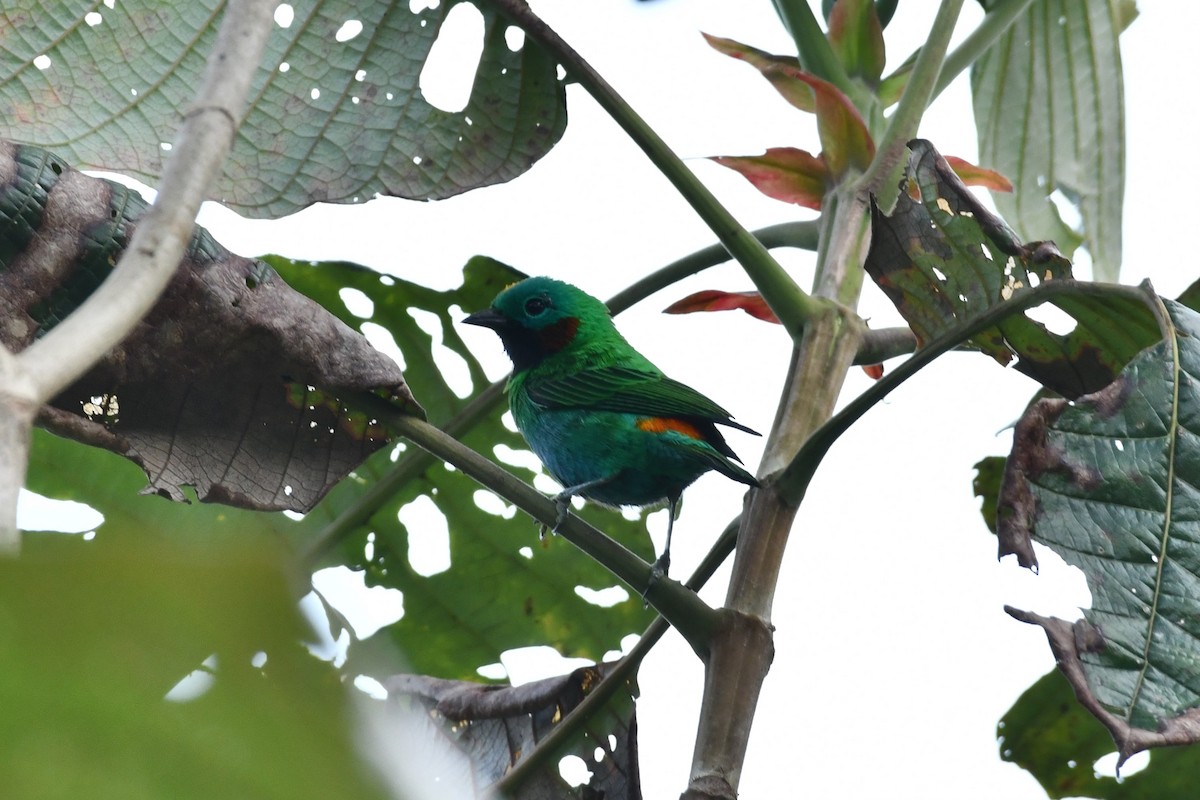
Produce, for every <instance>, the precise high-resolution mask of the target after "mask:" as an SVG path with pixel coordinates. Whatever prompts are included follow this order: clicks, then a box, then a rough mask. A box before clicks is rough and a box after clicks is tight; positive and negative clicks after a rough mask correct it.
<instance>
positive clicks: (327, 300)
mask: <svg viewBox="0 0 1200 800" xmlns="http://www.w3.org/2000/svg"><path fill="white" fill-rule="evenodd" d="M267 261H269V262H270V263H271V264H272V265H273V266H275V268H276V269H278V270H279V272H280V273H281V274H282V275H283V276H284V277H285V278H286V279H287V280H288V281H289V282H290V283H291V284H292V285H294V286H295V287H296V288H297V289H299V290H300V291H303V292H305V293H307V294H309V295H310V296H311V297H314V298H315V299H317V300H319V301H320V302H321V303H322V304H324V305H326V306H327V307H328V308H330V309H332V310H333V311H334V312H335V313H337V314H339V315H340V316H341V317H342V318H343V319H344V320H346V321H347V322H348V323H350V324H353V325H359V326H362V325H367V324H371V325H377V326H381V327H382V328H383V329H384V330H386V331H387V332H388V333H390V334H391V336H392V338H393V339H394V341H395V342H396V343H397V344H398V345H399V347H400V349H401V351H402V352H403V354H404V359H405V376H406V378H407V379H408V382H409V385H410V386H412V387H413V390H414V392H417V393H420V394H421V395H422V397H423V398H425V400H424V403H425V407H426V409H427V411H428V413H429V418H430V420H431V421H432V422H434V423H435V424H437V425H439V426H443V427H445V426H450V427H452V428H454V429H456V430H457V429H458V427H459V425H460V417H461V416H462V415H464V414H466V413H468V412H467V408H468V404H469V397H468V396H469V394H470V393H472V392H478V391H479V390H481V389H483V388H484V387H486V386H487V384H488V382H487V380H486V377H485V376H484V374H483V370H482V369H481V368H480V366H479V364H478V362H477V361H476V359H475V358H474V356H473V355H472V354H471V352H470V351H469V350H468V349H467V348H466V346H465V345H464V344H463V342H462V340H461V339H460V338H459V335H458V330H457V326H458V324H459V322H460V320H461V319H462V317H463V316H465V315H466V313H467V312H469V311H476V310H479V309H481V308H486V307H488V306H489V305H490V304H491V302H492V299H493V298H494V297H495V295H496V294H497V293H498V292H499V291H500V290H501V289H502V288H504V287H505V286H506V285H507V284H509V283H512V282H514V281H515V280H517V279H519V278H520V277H523V276H521V274H520V273H518V272H516V271H515V270H512V269H510V268H507V267H505V266H503V265H501V264H498V263H497V262H495V261H491V260H490V259H484V258H477V259H473V260H472V261H471V262H470V263H469V264H468V265H467V267H466V269H465V270H464V278H463V283H462V285H461V286H460V287H458V288H456V289H453V290H449V291H436V290H432V289H429V288H426V287H423V286H419V285H417V284H414V283H410V282H406V281H403V280H399V279H396V278H392V277H389V276H384V275H379V274H378V273H375V272H372V271H370V270H367V269H364V268H362V267H358V266H356V265H353V264H347V263H322V264H308V263H296V262H289V261H287V260H286V259H280V258H276V257H268V258H267ZM343 289H352V290H356V291H358V292H361V293H362V295H364V296H365V298H366V299H368V300H370V301H371V303H370V305H371V308H370V310H369V311H362V310H360V311H359V313H360V314H364V316H356V315H355V314H353V313H351V311H350V310H349V308H348V307H347V306H346V304H345V302H344V301H343V299H342V297H343V296H342V294H341V293H342V290H343ZM418 318H419V319H420V322H418ZM435 352H437V353H438V354H439V356H438V358H435ZM455 364H457V367H456V368H454V371H455V372H457V373H459V378H458V380H455V381H452V380H450V377H449V376H450V370H451V368H452V367H453V366H454V365H455ZM456 389H457V391H456ZM505 405H506V404H505V403H504V401H503V399H502V398H498V401H497V402H496V403H495V404H494V406H493V408H492V410H491V411H490V412H489V413H487V414H484V415H482V416H480V417H479V418H477V419H476V421H475V422H474V423H473V424H471V425H470V426H469V427H468V428H467V429H466V430H465V432H462V433H460V434H459V436H460V438H461V440H462V441H463V442H464V443H465V444H467V445H469V446H471V447H472V448H474V449H475V450H477V451H479V452H481V453H483V454H484V455H486V456H488V457H490V458H493V459H494V460H497V461H499V462H500V463H501V464H502V465H503V466H504V467H505V468H507V469H509V470H511V471H513V472H515V473H516V474H517V475H518V476H520V477H522V478H524V479H525V480H528V481H532V480H534V478H536V477H537V476H538V474H539V471H538V470H537V469H536V468H532V467H531V464H532V463H536V462H535V461H533V460H532V456H531V454H530V453H529V452H528V448H527V447H526V445H525V442H524V440H523V439H522V438H521V436H520V434H518V433H517V432H516V431H515V430H511V429H509V428H508V427H507V426H505V425H504V424H503V423H502V422H501V419H500V413H501V411H502V410H503V408H504V407H505ZM391 455H392V454H391V453H390V452H380V453H378V454H376V456H375V457H373V458H371V459H369V460H368V461H367V462H366V463H365V464H363V466H362V467H360V468H359V469H357V470H356V471H355V474H354V476H353V477H352V478H351V479H349V480H346V481H343V482H342V483H341V484H340V485H339V486H337V487H335V488H334V490H333V491H332V492H330V495H329V497H328V498H326V500H325V502H324V503H322V505H321V506H319V507H318V508H317V509H316V510H315V511H314V512H313V513H312V514H310V515H309V517H308V518H307V519H306V520H305V524H306V525H312V526H314V530H317V529H318V528H319V527H320V525H321V524H323V523H328V522H333V521H334V520H337V519H339V518H340V517H341V515H344V514H348V513H352V512H355V510H356V509H357V511H356V512H355V513H358V514H359V515H360V516H358V517H356V522H355V523H354V525H353V526H351V528H350V529H349V530H347V531H346V532H344V534H343V535H342V536H341V538H339V540H338V546H337V547H335V548H334V549H331V550H330V551H329V552H328V554H327V556H326V562H325V563H328V564H346V565H349V566H351V567H353V568H354V569H362V570H365V571H366V574H367V581H368V583H370V584H371V585H376V586H385V587H389V588H393V589H399V590H400V591H401V592H403V593H404V617H403V618H402V619H401V620H400V621H399V622H397V623H395V624H394V625H391V626H390V627H387V628H385V629H383V630H381V631H379V632H378V633H376V634H375V635H374V636H373V637H372V638H371V639H369V640H367V641H366V642H363V643H360V644H357V645H355V647H353V648H351V653H350V658H351V667H352V668H353V669H357V670H362V671H364V672H368V673H371V674H376V675H377V676H378V677H383V674H381V673H378V671H377V667H376V666H375V665H373V664H372V661H371V658H370V657H369V656H370V653H371V652H372V649H373V648H374V647H382V648H384V649H385V650H386V649H389V648H390V647H392V646H393V645H394V644H396V643H398V644H399V645H400V646H401V648H402V649H403V650H404V651H405V652H406V654H407V656H408V658H409V659H410V661H411V665H412V669H413V671H415V672H421V673H425V674H429V675H435V676H438V677H443V678H477V677H478V675H477V673H476V669H477V668H478V667H480V666H483V665H485V664H493V663H496V662H497V661H498V660H499V657H500V654H501V653H502V652H504V651H505V650H507V649H510V648H515V647H523V646H527V645H533V644H545V645H550V646H552V647H554V648H556V649H557V650H559V651H560V652H561V653H563V654H565V655H570V656H580V657H585V658H591V659H593V660H599V659H600V658H601V657H603V655H604V654H605V653H606V652H607V651H609V650H615V649H618V648H619V645H620V641H621V638H622V637H623V636H625V635H627V634H630V633H640V632H641V631H642V630H643V629H644V627H645V626H646V625H647V624H648V623H649V622H650V619H651V618H652V616H653V615H652V613H651V612H649V611H648V610H647V609H646V608H645V605H644V603H643V602H642V600H641V598H640V597H637V596H636V595H633V596H627V599H624V600H620V598H619V597H618V598H615V599H617V600H619V602H616V603H615V605H612V606H611V607H606V608H602V607H599V606H597V605H595V604H594V603H593V602H590V601H589V600H588V599H585V595H587V596H588V597H594V595H591V594H590V593H589V592H588V591H587V590H592V591H598V590H603V589H608V588H609V587H613V586H615V585H616V584H617V580H616V579H615V578H614V577H613V576H612V575H611V574H610V573H609V572H608V571H607V570H605V569H604V568H603V567H601V566H599V565H598V564H597V563H596V562H594V561H592V560H591V559H590V558H588V557H587V556H585V555H584V554H583V553H581V552H580V551H579V550H577V549H575V547H574V546H572V545H571V544H570V543H568V542H567V541H566V540H564V539H561V538H559V537H557V536H547V537H545V538H544V539H543V538H539V535H538V526H537V524H536V523H534V522H533V520H532V519H530V518H529V517H528V516H526V515H525V514H523V513H520V512H517V511H516V509H515V508H512V507H511V506H507V505H506V504H505V503H504V502H503V501H502V500H500V498H499V497H497V496H496V495H493V494H492V493H490V492H488V491H487V490H486V489H483V488H482V487H480V486H479V484H477V483H475V482H474V481H473V480H471V479H470V478H468V477H466V476H465V475H463V474H462V473H461V472H458V471H455V470H453V469H450V468H448V467H447V466H445V465H444V464H442V462H440V461H434V460H432V459H429V458H427V457H426V456H424V454H423V453H422V452H421V451H419V450H417V449H416V448H414V447H412V446H411V445H402V452H400V453H399V454H398V456H397V459H398V460H397V463H396V464H393V463H392V461H391ZM397 469H399V470H402V471H404V473H405V474H406V475H407V478H406V479H405V480H404V481H403V482H402V483H401V484H399V485H397V486H396V487H395V490H394V492H393V493H391V494H390V495H388V496H387V497H385V498H383V499H382V500H380V501H378V502H376V503H374V504H373V505H371V506H369V508H367V509H366V511H365V512H364V511H363V510H362V507H361V506H360V505H358V504H360V503H362V502H363V500H364V498H365V497H367V496H368V495H369V493H370V492H371V489H372V487H373V486H375V485H376V484H378V483H379V482H380V481H383V480H388V479H389V478H388V476H389V475H390V474H391V473H392V472H393V471H394V470H397ZM422 508H423V509H424V511H423V512H421V513H417V512H419V511H421V509H422ZM402 513H403V514H404V515H405V520H404V521H403V522H402V521H401V520H400V516H399V515H401V514H402ZM363 514H365V516H362V515H363ZM408 514H413V516H411V517H410V516H408ZM422 514H423V515H424V516H422ZM582 516H583V517H584V518H585V519H587V520H588V521H589V522H591V523H592V524H593V525H596V526H597V527H599V528H600V529H601V530H602V531H605V532H606V533H608V534H609V535H611V536H613V537H614V538H617V539H618V540H619V541H621V543H622V544H624V545H625V546H626V547H628V548H630V549H631V550H633V551H634V552H635V553H637V554H638V555H640V556H641V557H643V558H645V559H647V560H651V559H653V557H654V554H653V552H652V550H653V548H652V545H651V541H650V538H649V536H647V534H646V528H645V523H644V522H643V521H642V520H640V519H638V520H634V521H631V520H628V519H625V518H624V517H623V516H622V515H621V514H618V513H616V512H613V511H609V510H606V509H602V508H598V507H596V506H587V507H585V508H584V509H583V511H582ZM443 531H444V533H442V532H443ZM677 533H678V532H677ZM704 533H706V534H711V535H714V536H715V534H716V531H705V532H704ZM442 537H445V538H442ZM431 546H432V547H434V549H435V550H436V551H437V552H442V550H443V548H446V547H448V551H449V552H448V556H449V565H448V568H446V569H444V570H443V569H441V568H436V569H435V568H430V567H427V566H424V567H421V568H420V569H418V568H417V567H414V556H413V554H414V553H419V552H422V551H423V550H424V551H428V550H429V549H430V548H431ZM579 587H582V588H579Z"/></svg>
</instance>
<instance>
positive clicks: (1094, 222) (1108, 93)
mask: <svg viewBox="0 0 1200 800" xmlns="http://www.w3.org/2000/svg"><path fill="white" fill-rule="evenodd" d="M1120 16H1121V15H1120V11H1119V9H1117V8H1116V7H1115V4H1113V3H1110V2H1109V0H1086V2H1076V1H1075V0H1047V2H1042V3H1033V4H1031V5H1030V6H1029V9H1028V10H1027V11H1026V13H1025V15H1024V16H1023V17H1021V18H1019V19H1018V20H1017V22H1016V23H1014V25H1013V26H1012V28H1011V29H1010V30H1009V31H1008V32H1007V33H1006V34H1005V35H1004V37H1003V38H1002V39H1001V40H1000V41H999V42H997V43H996V45H995V46H993V47H992V48H990V49H989V50H988V51H987V52H985V53H984V54H983V55H982V56H981V57H980V59H979V60H978V62H976V65H975V66H974V68H973V69H972V72H971V88H972V94H973V97H974V106H975V123H976V127H977V128H978V131H979V157H980V160H981V161H982V162H984V163H986V164H990V165H991V166H993V167H994V168H995V169H997V170H999V171H1000V172H1001V173H1003V174H1004V175H1007V176H1008V177H1010V178H1011V179H1012V180H1013V183H1014V184H1015V185H1016V187H1017V190H1016V192H1015V193H1014V194H1013V195H1011V196H997V197H996V206H997V208H998V209H999V211H1000V213H1001V214H1002V215H1004V216H1005V217H1006V218H1008V219H1009V220H1011V221H1012V222H1013V225H1014V227H1015V228H1016V229H1017V231H1018V232H1019V233H1020V234H1021V235H1022V236H1023V237H1024V238H1026V239H1043V240H1044V239H1049V240H1053V241H1054V242H1056V243H1057V244H1058V245H1059V247H1060V248H1062V250H1063V252H1064V253H1066V254H1067V255H1068V256H1070V255H1071V254H1072V252H1073V251H1074V249H1075V247H1077V246H1078V245H1079V244H1083V245H1084V246H1085V247H1086V248H1087V250H1088V252H1089V253H1090V254H1091V256H1092V262H1093V264H1094V273H1095V277H1096V279H1097V280H1103V281H1115V280H1116V278H1117V276H1118V274H1119V272H1120V265H1121V207H1122V202H1123V198H1124V191H1125V144H1124V135H1125V130H1124V127H1125V121H1124V115H1125V111H1124V96H1123V90H1122V86H1123V76H1122V69H1121V55H1120V49H1119V47H1118V44H1117V35H1118V33H1119V31H1120V30H1121V25H1122V20H1121V19H1120ZM1056 189H1057V190H1061V192H1062V193H1063V194H1064V195H1066V197H1067V198H1068V199H1069V200H1070V201H1071V202H1072V204H1074V205H1075V206H1076V207H1077V208H1078V211H1079V214H1080V215H1081V217H1082V231H1075V230H1073V229H1072V228H1071V226H1069V225H1068V224H1067V223H1066V222H1064V221H1063V219H1062V218H1061V216H1060V215H1059V212H1058V211H1057V209H1056V208H1055V206H1054V204H1053V203H1052V202H1051V200H1050V196H1051V195H1052V194H1053V193H1054V192H1055V190H1056Z"/></svg>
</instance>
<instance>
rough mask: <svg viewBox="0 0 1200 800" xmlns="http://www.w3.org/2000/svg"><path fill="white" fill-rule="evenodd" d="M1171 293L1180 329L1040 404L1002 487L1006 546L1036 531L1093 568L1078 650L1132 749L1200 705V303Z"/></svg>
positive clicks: (1028, 419) (1118, 734)
mask: <svg viewBox="0 0 1200 800" xmlns="http://www.w3.org/2000/svg"><path fill="white" fill-rule="evenodd" d="M1163 302H1164V307H1165V309H1166V313H1167V315H1168V316H1169V320H1170V323H1169V335H1168V336H1167V338H1166V339H1165V340H1164V341H1163V342H1161V343H1160V344H1158V345H1156V346H1155V347H1153V348H1149V349H1147V350H1145V351H1144V352H1143V353H1142V354H1141V355H1139V356H1138V357H1137V358H1135V359H1134V360H1133V361H1132V362H1130V364H1129V365H1128V366H1127V367H1126V368H1125V369H1124V370H1123V371H1122V372H1121V374H1120V376H1119V377H1118V378H1117V380H1115V381H1114V382H1113V383H1112V384H1111V385H1110V386H1109V387H1106V388H1105V389H1103V390H1101V391H1099V392H1096V393H1093V394H1090V395H1086V396H1084V397H1081V398H1079V399H1078V400H1077V401H1076V402H1075V403H1073V404H1068V403H1067V402H1066V401H1062V400H1041V401H1038V402H1037V403H1035V404H1034V405H1033V406H1031V408H1030V410H1029V411H1028V412H1027V413H1026V415H1025V417H1023V418H1022V420H1021V422H1020V423H1019V424H1018V427H1017V431H1016V433H1015V434H1014V448H1013V453H1012V455H1011V456H1010V457H1009V462H1008V464H1009V466H1008V471H1007V472H1006V475H1005V480H1004V487H1003V489H1002V493H1001V498H1000V506H1001V509H1002V511H1001V541H1002V543H1004V547H1003V549H1002V551H1001V552H1002V555H1003V554H1004V553H1005V552H1016V553H1017V554H1018V555H1020V554H1021V548H1022V547H1024V546H1026V545H1027V544H1028V539H1027V536H1028V535H1029V534H1033V535H1036V537H1037V540H1038V541H1040V542H1042V543H1044V544H1046V545H1047V546H1049V547H1051V548H1052V549H1054V550H1055V551H1056V552H1057V553H1058V554H1059V555H1061V556H1062V557H1063V558H1064V559H1065V560H1066V561H1067V562H1068V563H1070V564H1072V565H1074V566H1077V567H1079V568H1080V569H1081V570H1082V571H1083V572H1084V575H1085V576H1086V577H1087V580H1088V586H1089V588H1090V589H1091V592H1092V608H1091V609H1090V610H1088V611H1086V612H1085V619H1086V623H1076V626H1075V632H1074V638H1075V640H1076V648H1077V650H1078V653H1077V657H1078V662H1079V663H1080V664H1081V665H1082V670H1083V673H1084V674H1086V679H1087V685H1086V690H1085V691H1087V692H1089V693H1090V694H1091V695H1093V696H1094V697H1095V698H1096V700H1098V701H1099V703H1100V704H1101V705H1102V706H1103V707H1104V708H1105V709H1107V712H1109V713H1110V714H1111V717H1112V719H1109V720H1105V719H1104V717H1102V721H1105V724H1106V725H1108V726H1109V727H1110V730H1113V733H1114V737H1115V738H1117V740H1118V744H1120V745H1121V750H1122V753H1123V754H1124V755H1125V756H1128V755H1129V754H1130V753H1131V752H1136V750H1138V749H1143V746H1144V745H1143V746H1135V744H1130V743H1131V742H1134V743H1136V742H1137V741H1138V729H1140V730H1141V731H1144V732H1146V733H1147V734H1150V733H1151V732H1155V731H1160V730H1162V731H1169V730H1170V728H1171V724H1172V722H1173V721H1175V720H1178V718H1179V717H1180V716H1181V715H1183V714H1186V713H1187V712H1188V711H1189V710H1190V709H1195V708H1197V707H1198V706H1200V678H1198V677H1197V673H1196V671H1195V664H1196V663H1197V662H1198V661H1200V547H1198V546H1197V541H1198V539H1200V537H1198V536H1197V527H1198V525H1197V521H1198V520H1200V496H1198V495H1197V492H1196V489H1195V488H1194V487H1196V486H1198V485H1200V394H1198V393H1197V392H1196V387H1197V386H1198V385H1200V383H1197V381H1200V345H1198V344H1197V341H1196V337H1197V336H1198V335H1200V314H1196V313H1195V312H1193V311H1191V310H1189V309H1187V308H1186V307H1184V306H1181V305H1179V304H1177V303H1173V302H1171V301H1163ZM1013 536H1016V537H1017V538H1015V539H1014V538H1009V537H1013ZM1014 545H1015V546H1014ZM1028 621H1035V622H1038V624H1043V627H1047V626H1049V627H1048V631H1049V629H1050V627H1053V626H1054V625H1055V624H1060V625H1065V623H1061V621H1052V620H1051V621H1045V620H1044V618H1041V619H1036V620H1035V619H1030V620H1028ZM1081 624H1082V626H1083V627H1080V625H1081ZM1052 641H1053V639H1052ZM1060 661H1065V663H1068V664H1070V663H1071V658H1070V656H1069V655H1068V657H1067V658H1066V659H1064V658H1063V657H1062V655H1061V654H1060ZM1076 689H1077V691H1079V690H1080V687H1076ZM1122 726H1124V727H1122ZM1125 728H1128V729H1131V730H1132V731H1133V733H1132V734H1130V733H1128V731H1126V730H1125ZM1179 735H1183V734H1179ZM1173 743H1178V742H1173Z"/></svg>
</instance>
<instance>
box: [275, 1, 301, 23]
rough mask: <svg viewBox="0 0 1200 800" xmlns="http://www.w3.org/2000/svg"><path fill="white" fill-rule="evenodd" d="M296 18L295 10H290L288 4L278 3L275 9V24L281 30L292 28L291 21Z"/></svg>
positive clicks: (290, 7)
mask: <svg viewBox="0 0 1200 800" xmlns="http://www.w3.org/2000/svg"><path fill="white" fill-rule="evenodd" d="M295 18H296V9H294V8H292V6H291V5H290V4H289V3H280V4H279V5H278V6H276V7H275V24H276V25H278V26H279V27H281V28H290V27H292V20H293V19H295Z"/></svg>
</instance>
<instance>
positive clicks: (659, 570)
mask: <svg viewBox="0 0 1200 800" xmlns="http://www.w3.org/2000/svg"><path fill="white" fill-rule="evenodd" d="M670 568H671V554H670V553H663V554H662V555H661V556H659V557H658V559H657V560H656V561H655V562H654V563H653V564H651V565H650V580H649V581H648V582H647V583H646V591H644V592H642V602H643V603H645V604H646V605H647V606H649V605H650V601H649V600H648V599H647V596H648V595H649V594H650V590H651V589H653V588H654V585H655V584H656V583H658V582H659V581H661V580H662V579H663V578H665V577H667V570H669V569H670Z"/></svg>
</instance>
